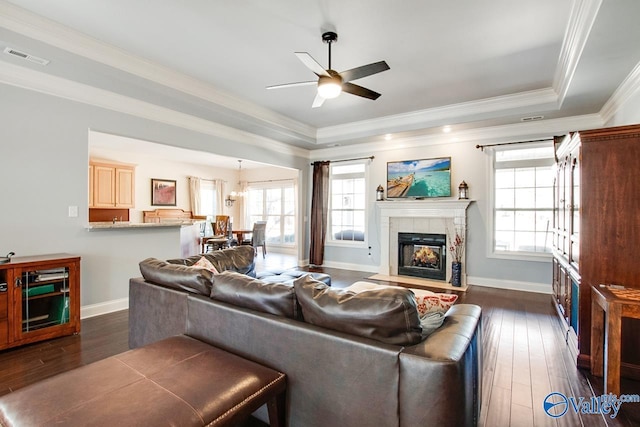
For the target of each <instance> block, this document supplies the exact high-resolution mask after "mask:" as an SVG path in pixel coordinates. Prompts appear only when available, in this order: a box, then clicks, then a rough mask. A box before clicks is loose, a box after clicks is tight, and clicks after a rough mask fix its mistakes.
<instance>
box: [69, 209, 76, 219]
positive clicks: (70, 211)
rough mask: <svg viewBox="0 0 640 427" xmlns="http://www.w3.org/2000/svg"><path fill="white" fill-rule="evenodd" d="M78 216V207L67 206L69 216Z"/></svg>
mask: <svg viewBox="0 0 640 427" xmlns="http://www.w3.org/2000/svg"><path fill="white" fill-rule="evenodd" d="M77 216H78V207H77V206H69V218H76V217H77Z"/></svg>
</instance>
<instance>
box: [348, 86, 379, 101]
mask: <svg viewBox="0 0 640 427" xmlns="http://www.w3.org/2000/svg"><path fill="white" fill-rule="evenodd" d="M342 91H343V92H347V93H350V94H351V95H357V96H361V97H363V98H369V99H373V100H376V99H378V98H380V94H379V93H378V92H374V91H372V90H371V89H367V88H366V87H362V86H358V85H354V84H353V83H348V82H347V83H342Z"/></svg>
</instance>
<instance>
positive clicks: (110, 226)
mask: <svg viewBox="0 0 640 427" xmlns="http://www.w3.org/2000/svg"><path fill="white" fill-rule="evenodd" d="M196 223H197V221H193V220H185V221H166V222H128V221H115V222H113V221H105V222H90V223H89V224H88V225H87V226H86V228H87V230H89V231H93V230H122V229H128V228H168V227H173V228H176V227H187V226H191V225H194V224H196Z"/></svg>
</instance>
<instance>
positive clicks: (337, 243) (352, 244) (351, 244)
mask: <svg viewBox="0 0 640 427" xmlns="http://www.w3.org/2000/svg"><path fill="white" fill-rule="evenodd" d="M340 164H341V165H350V164H351V165H352V164H364V188H365V191H364V240H363V241H354V240H351V241H349V240H347V241H345V240H334V239H333V236H332V233H331V218H330V214H331V201H329V207H328V208H327V209H328V212H327V216H328V218H327V234H326V236H325V239H324V245H325V246H333V247H342V248H356V249H368V248H369V212H370V208H369V203H370V197H371V196H370V195H369V193H370V192H369V191H367V189H368V184H369V169H370V168H369V166H370V165H371V160H354V161H350V162H340ZM329 185H331V174H329ZM329 199H330V200H331V192H329Z"/></svg>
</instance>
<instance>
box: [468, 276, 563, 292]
mask: <svg viewBox="0 0 640 427" xmlns="http://www.w3.org/2000/svg"><path fill="white" fill-rule="evenodd" d="M467 284H468V285H475V286H485V287H488V288H498V289H511V290H514V291H525V292H536V293H540V294H551V283H535V282H523V281H519V280H517V281H516V280H503V279H492V278H490V277H473V276H467Z"/></svg>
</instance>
